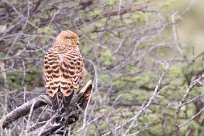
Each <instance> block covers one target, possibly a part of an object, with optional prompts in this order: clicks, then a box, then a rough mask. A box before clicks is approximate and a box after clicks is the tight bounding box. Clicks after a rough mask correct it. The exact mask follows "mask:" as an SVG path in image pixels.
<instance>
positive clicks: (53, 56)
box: [44, 30, 85, 110]
mask: <svg viewBox="0 0 204 136" xmlns="http://www.w3.org/2000/svg"><path fill="white" fill-rule="evenodd" d="M78 43H79V37H78V35H77V34H75V33H74V32H72V31H70V30H66V31H62V32H61V33H59V35H58V36H57V38H56V39H55V41H54V43H53V46H52V47H51V48H50V49H49V50H48V51H47V52H46V54H45V57H44V78H45V87H46V88H47V93H48V95H49V96H50V97H51V100H52V104H53V109H54V110H58V109H60V108H66V107H68V105H69V103H70V100H71V98H72V96H73V94H74V91H75V90H77V89H78V87H79V85H80V83H81V82H82V80H83V79H84V74H85V68H84V63H83V58H82V56H81V54H80V51H79V47H78Z"/></svg>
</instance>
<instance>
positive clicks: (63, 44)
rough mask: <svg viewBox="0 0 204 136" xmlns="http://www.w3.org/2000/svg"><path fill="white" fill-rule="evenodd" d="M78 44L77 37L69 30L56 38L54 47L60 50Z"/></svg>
mask: <svg viewBox="0 0 204 136" xmlns="http://www.w3.org/2000/svg"><path fill="white" fill-rule="evenodd" d="M78 43H79V36H78V35H77V34H75V33H74V32H72V31H70V30H66V31H62V32H60V33H59V35H58V36H57V38H56V40H55V43H54V46H56V47H58V48H59V49H60V50H63V49H65V48H69V47H75V46H77V45H78Z"/></svg>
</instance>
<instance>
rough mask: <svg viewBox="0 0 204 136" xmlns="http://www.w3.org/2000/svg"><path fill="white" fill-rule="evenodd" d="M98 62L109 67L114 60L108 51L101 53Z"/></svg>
mask: <svg viewBox="0 0 204 136" xmlns="http://www.w3.org/2000/svg"><path fill="white" fill-rule="evenodd" d="M100 60H101V62H102V63H103V64H105V65H110V64H112V62H113V61H114V60H115V57H114V56H113V54H112V53H111V51H110V50H106V51H104V52H102V53H101V57H100Z"/></svg>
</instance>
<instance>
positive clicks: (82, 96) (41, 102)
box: [0, 81, 93, 134]
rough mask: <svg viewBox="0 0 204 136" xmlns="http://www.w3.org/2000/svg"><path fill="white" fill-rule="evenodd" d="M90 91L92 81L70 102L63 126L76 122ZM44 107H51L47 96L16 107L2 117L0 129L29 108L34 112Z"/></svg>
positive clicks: (84, 106) (53, 127)
mask: <svg viewBox="0 0 204 136" xmlns="http://www.w3.org/2000/svg"><path fill="white" fill-rule="evenodd" d="M92 89H93V86H92V81H89V82H87V84H86V85H85V86H84V87H83V88H82V89H81V90H80V91H79V93H77V94H75V95H74V96H73V98H72V101H71V103H70V108H71V109H72V110H70V113H69V117H68V118H67V120H66V124H65V125H69V124H72V123H74V122H76V121H77V120H78V116H79V114H80V113H81V112H80V111H81V109H85V108H86V105H87V102H88V100H89V97H90V95H91V92H92ZM45 105H51V100H50V98H49V96H47V95H40V96H38V97H36V98H34V99H32V100H30V101H28V102H26V103H24V104H23V105H21V106H19V107H17V108H16V109H14V110H13V111H11V112H10V113H8V114H7V115H5V116H4V117H2V118H1V119H0V129H2V130H3V129H5V128H6V127H8V126H9V124H11V123H12V122H14V121H15V120H17V119H19V118H21V117H23V116H25V115H27V114H29V112H30V110H31V108H33V109H32V110H36V109H37V108H39V107H42V106H45ZM64 114H66V113H64ZM64 114H63V115H64ZM63 115H62V116H63ZM65 116H67V115H65ZM63 125H64V124H63ZM63 125H61V124H60V125H59V126H63ZM59 126H50V127H49V128H47V129H46V130H45V132H43V134H46V133H50V132H51V131H52V132H53V130H54V131H55V130H56V128H59ZM1 132H2V131H1Z"/></svg>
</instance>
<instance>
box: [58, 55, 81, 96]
mask: <svg viewBox="0 0 204 136" xmlns="http://www.w3.org/2000/svg"><path fill="white" fill-rule="evenodd" d="M60 70H61V71H62V73H63V74H62V76H61V81H63V82H61V85H60V91H61V92H62V93H63V95H64V96H69V95H71V94H72V93H73V91H74V90H76V89H78V88H79V83H80V81H81V80H82V79H83V76H84V74H83V73H84V72H83V71H84V64H83V59H82V57H81V55H80V54H68V55H66V56H64V59H63V62H62V65H61V67H60Z"/></svg>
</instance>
